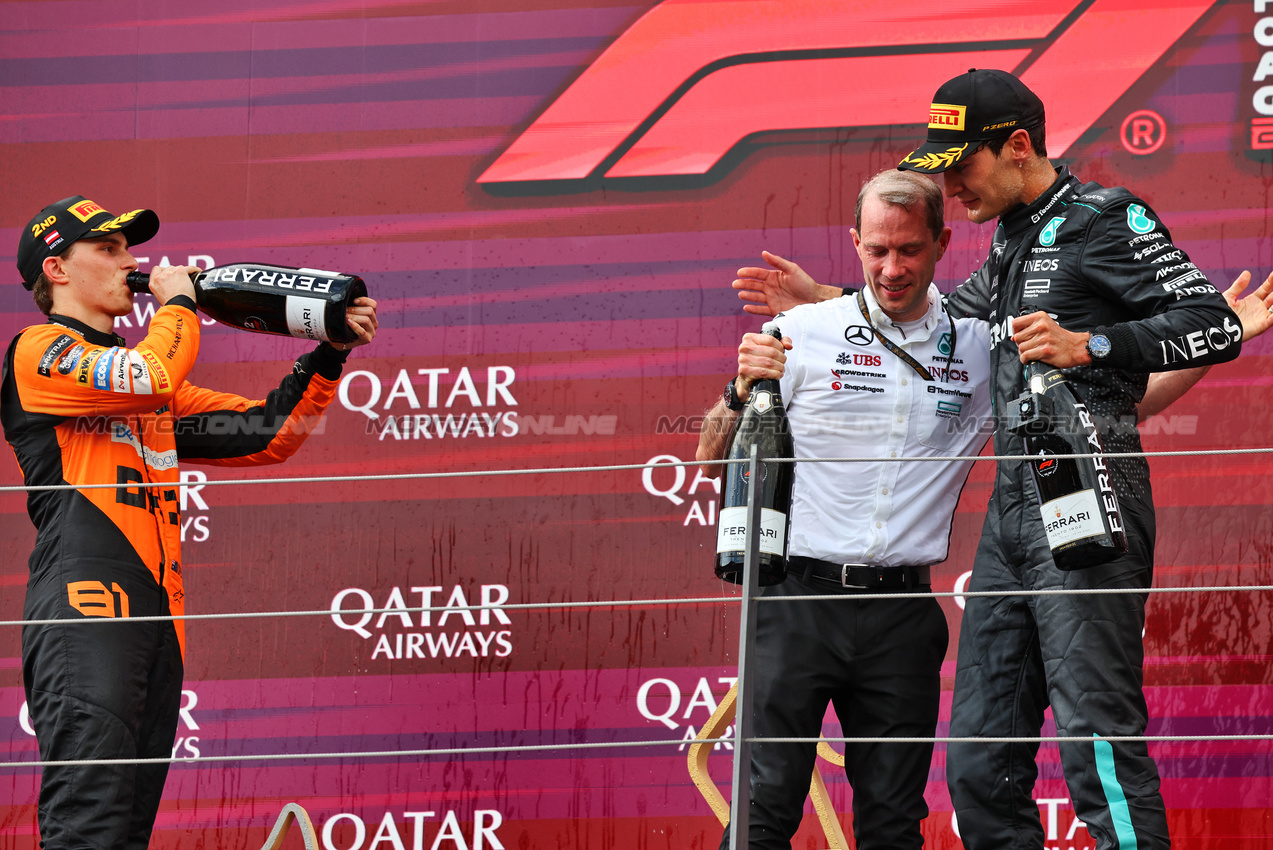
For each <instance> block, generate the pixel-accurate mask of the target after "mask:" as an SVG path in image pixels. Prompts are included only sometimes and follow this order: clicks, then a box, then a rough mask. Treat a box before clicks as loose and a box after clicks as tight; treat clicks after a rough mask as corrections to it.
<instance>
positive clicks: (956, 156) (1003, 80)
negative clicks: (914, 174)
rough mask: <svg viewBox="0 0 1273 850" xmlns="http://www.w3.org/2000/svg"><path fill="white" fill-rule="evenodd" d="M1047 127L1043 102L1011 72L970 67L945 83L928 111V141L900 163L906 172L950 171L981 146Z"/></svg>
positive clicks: (931, 172)
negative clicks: (948, 169) (1018, 132)
mask: <svg viewBox="0 0 1273 850" xmlns="http://www.w3.org/2000/svg"><path fill="white" fill-rule="evenodd" d="M1042 123H1043V101H1041V100H1039V97H1038V95H1036V94H1035V93H1034V92H1032V91H1030V90H1029V89H1028V88H1026V86H1025V84H1024V83H1022V82H1021V81H1020V80H1018V79H1017V78H1016V77H1014V76H1013V75H1012V74H1009V73H1008V72H1007V71H997V70H993V69H986V68H982V69H977V68H970V69H968V73H966V74H960V75H959V76H958V77H955V78H954V79H952V80H947V81H946V82H945V83H942V85H941V87H940V88H938V89H937V93H936V94H935V95H933V104H932V106H931V107H930V108H929V110H928V138H927V140H926V141H925V142H924V144H922V145H920V146H919V147H918V148H916V149H915V150H914V151H912V152H911V153H910V154H908V155H907V157H906V158H905V159H903V160H902V161H901V162H899V163H898V164H897V167H898V169H899V170H901V171H919V172H923V173H925V174H936V173H938V172H941V171H945V170H946V169H947V168H950V167H951V166H952V165H954V164H955V163H957V162H959V161H960V160H961V159H963V158H964V157H966V156H970V155H971V154H972V153H973V152H974V151H976V150H977V148H978V147H980V145H981V143H982V142H986V141H990V140H992V139H1000V138H1004V137H1005V136H1008V135H1011V134H1012V132H1013V131H1014V130H1028V129H1030V128H1032V127H1037V126H1038V125H1040V124H1042Z"/></svg>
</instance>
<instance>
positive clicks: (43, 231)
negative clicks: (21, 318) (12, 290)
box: [18, 195, 159, 289]
mask: <svg viewBox="0 0 1273 850" xmlns="http://www.w3.org/2000/svg"><path fill="white" fill-rule="evenodd" d="M116 232H118V233H123V234H124V238H125V239H127V240H128V244H129V245H140V244H141V243H142V242H145V241H146V240H147V239H150V238H151V237H153V236H154V235H155V234H156V233H158V232H159V216H157V215H155V213H154V212H153V211H151V210H133V211H132V212H126V213H124V214H123V215H113V214H112V213H109V212H107V211H106V210H105V209H103V208H102V207H101V205H100V204H98V203H96V202H94V201H90V200H88V199H87V198H85V197H84V196H83V195H72V196H71V197H69V198H63V199H62V200H60V201H58V202H57V203H56V204H49V205H48V206H47V207H45V208H44V209H42V210H40V214H39V215H37V216H36V217H35V218H33V219H31V220H30V221H29V222H27V226H26V228H25V229H24V230H23V231H22V235H21V236H20V237H19V238H18V271H19V272H21V273H22V285H23V286H25V287H26V288H27V289H31V288H32V287H33V286H35V281H36V278H38V277H39V276H40V271H41V269H42V268H43V266H44V261H45V260H46V259H47V258H49V257H55V256H57V255H58V254H60V253H62V252H63V251H65V250H66V249H67V248H69V247H71V243H73V242H77V241H79V240H80V239H86V238H88V239H91V238H93V237H94V236H105V235H106V234H108V233H116Z"/></svg>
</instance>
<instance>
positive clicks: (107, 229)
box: [93, 210, 141, 233]
mask: <svg viewBox="0 0 1273 850" xmlns="http://www.w3.org/2000/svg"><path fill="white" fill-rule="evenodd" d="M140 212H141V210H133V211H132V212H126V213H124V214H123V215H120V216H116V217H115V218H112V219H111V220H110V221H103V222H102V223H101V224H99V225H97V227H94V228H93V231H94V232H101V233H113V232H115V231H116V230H119V229H121V228H123V226H124V225H125V224H128V222H130V221H132V220H133V219H135V218H136V217H137V214H138V213H140Z"/></svg>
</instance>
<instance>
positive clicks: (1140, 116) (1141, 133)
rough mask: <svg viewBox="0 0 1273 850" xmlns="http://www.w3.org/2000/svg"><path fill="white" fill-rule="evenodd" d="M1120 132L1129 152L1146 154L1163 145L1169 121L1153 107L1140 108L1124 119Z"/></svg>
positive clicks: (1138, 154)
mask: <svg viewBox="0 0 1273 850" xmlns="http://www.w3.org/2000/svg"><path fill="white" fill-rule="evenodd" d="M1119 134H1120V135H1121V136H1122V140H1123V147H1124V148H1126V149H1127V152H1128V153H1132V154H1135V155H1136V156H1145V155H1146V154H1151V153H1153V152H1154V151H1156V150H1158V149H1159V148H1160V147H1162V143H1163V140H1165V139H1166V138H1167V122H1166V121H1165V120H1164V119H1163V117H1162V116H1161V115H1159V114H1158V113H1157V112H1155V111H1154V110H1152V109H1138V110H1136V111H1135V112H1133V113H1132V114H1131V115H1128V116H1127V117H1126V118H1124V119H1123V126H1122V128H1121V129H1120V130H1119Z"/></svg>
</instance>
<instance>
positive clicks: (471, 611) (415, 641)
mask: <svg viewBox="0 0 1273 850" xmlns="http://www.w3.org/2000/svg"><path fill="white" fill-rule="evenodd" d="M408 592H409V593H411V594H413V595H414V597H415V598H413V599H412V604H411V605H408V604H407V597H406V595H405V594H404V593H403V590H402V588H401V587H398V586H396V585H395V586H394V587H393V588H391V589H390V591H389V593H388V594H387V595H386V596H382V597H379V600H378V599H377V598H376V597H374V596H372V594H371V592H370V591H367V590H364V589H362V588H361V587H347V588H345V589H344V590H341V591H340V592H338V593H337V594H336V595H335V596H334V597H333V598H332V603H331V612H332V614H331V618H332V622H333V623H335V624H336V628H338V629H343V630H344V631H347V632H353V633H354V634H356V635H358V636H359V637H360V638H362V639H363V640H373V639H374V640H375V647H374V648H373V649H372V651H371V658H372V660H373V661H374V660H376V659H379V658H384V659H387V660H396V661H409V660H411V659H421V660H427V659H430V658H461V657H464V656H468V657H471V658H489V657H492V656H494V657H497V658H504V657H506V656H508V655H511V654H512V652H513V632H512V630H511V629H504V628H500V627H501V626H508V625H512V622H513V621H512V620H511V619H509V616H508V614H507V613H505V612H504V610H503V608H502V607H501V606H502V605H504V603H506V602H508V596H509V593H508V587H507V585H503V584H483V585H480V587H479V592H478V598H479V599H480V602H479V603H478V604H477V605H470V604H469V597H468V594H466V593H465V590H464V587H462V586H461V585H458V584H457V585H452V586H451V587H450V589H449V591H448V588H446V587H443V586H441V585H431V586H416V587H411V588H409V589H408ZM470 592H471V591H470ZM443 599H445V600H446V601H445V602H443V601H442V600H443ZM439 607H440V608H443V609H444V610H442V611H415V612H412V611H408V610H407V609H408V608H439ZM365 609H385V610H383V611H381V613H379V614H372V613H370V611H368V610H365Z"/></svg>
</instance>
